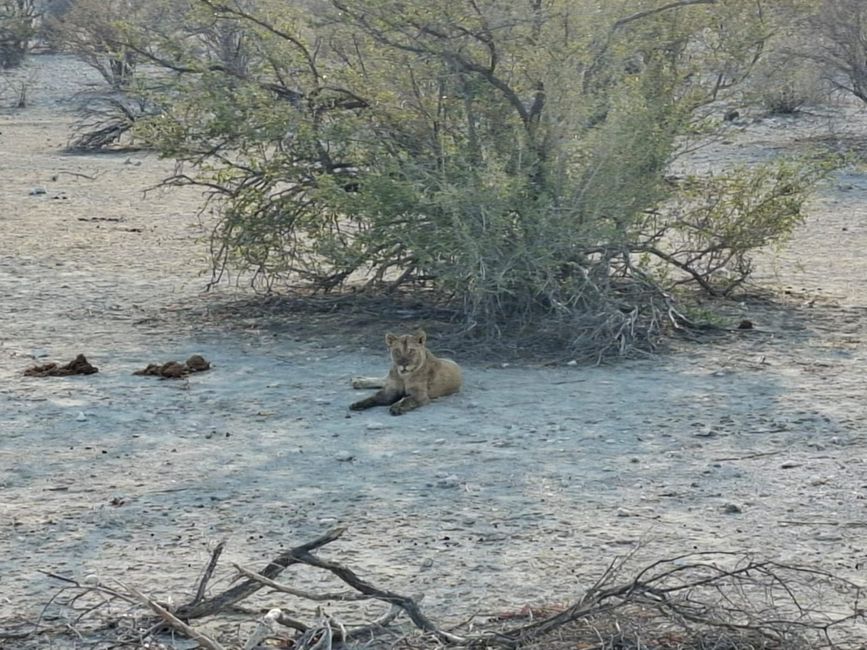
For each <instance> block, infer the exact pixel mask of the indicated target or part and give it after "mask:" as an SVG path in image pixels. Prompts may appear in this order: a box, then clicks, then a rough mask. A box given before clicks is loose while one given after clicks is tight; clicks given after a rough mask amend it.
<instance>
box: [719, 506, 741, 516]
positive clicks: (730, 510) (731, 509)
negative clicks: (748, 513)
mask: <svg viewBox="0 0 867 650" xmlns="http://www.w3.org/2000/svg"><path fill="white" fill-rule="evenodd" d="M722 510H723V512H724V513H725V514H727V515H737V514H740V513H742V512H743V510H742V509H741V507H740V506H739V505H737V504H736V503H727V504H725V505H724V506H723V508H722Z"/></svg>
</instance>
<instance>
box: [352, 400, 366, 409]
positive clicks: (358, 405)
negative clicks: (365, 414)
mask: <svg viewBox="0 0 867 650" xmlns="http://www.w3.org/2000/svg"><path fill="white" fill-rule="evenodd" d="M367 408H370V404H368V403H367V400H366V399H363V400H361V401H360V402H353V403H352V404H350V405H349V410H350V411H363V410H364V409H367Z"/></svg>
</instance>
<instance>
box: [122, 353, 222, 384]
mask: <svg viewBox="0 0 867 650" xmlns="http://www.w3.org/2000/svg"><path fill="white" fill-rule="evenodd" d="M210 369H211V363H210V362H209V361H208V360H207V359H205V357H203V356H202V355H200V354H194V355H193V356H191V357H190V358H189V359H187V360H186V361H185V362H184V363H180V362H179V361H167V362H166V363H149V364H148V365H147V367H146V368H144V369H142V370H136V371H135V372H134V373H132V374H134V375H153V376H155V377H160V378H162V379H181V378H183V377H186V376H187V375H189V374H192V373H194V372H204V371H205V370H210Z"/></svg>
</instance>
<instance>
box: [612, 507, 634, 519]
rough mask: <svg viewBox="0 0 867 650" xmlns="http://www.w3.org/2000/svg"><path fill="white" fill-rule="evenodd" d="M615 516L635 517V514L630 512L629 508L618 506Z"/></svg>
mask: <svg viewBox="0 0 867 650" xmlns="http://www.w3.org/2000/svg"><path fill="white" fill-rule="evenodd" d="M617 516H618V517H635V516H636V515H635V514H634V513H632V512H630V511H629V510H627V509H626V508H618V509H617Z"/></svg>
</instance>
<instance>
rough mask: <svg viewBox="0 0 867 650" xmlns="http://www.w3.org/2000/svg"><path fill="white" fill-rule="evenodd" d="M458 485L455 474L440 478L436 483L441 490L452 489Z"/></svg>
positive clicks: (458, 480)
mask: <svg viewBox="0 0 867 650" xmlns="http://www.w3.org/2000/svg"><path fill="white" fill-rule="evenodd" d="M458 485H460V479H459V478H458V477H457V475H456V474H452V475H450V476H446V477H445V478H441V479H439V480H438V481H437V487H441V488H454V487H457V486H458Z"/></svg>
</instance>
